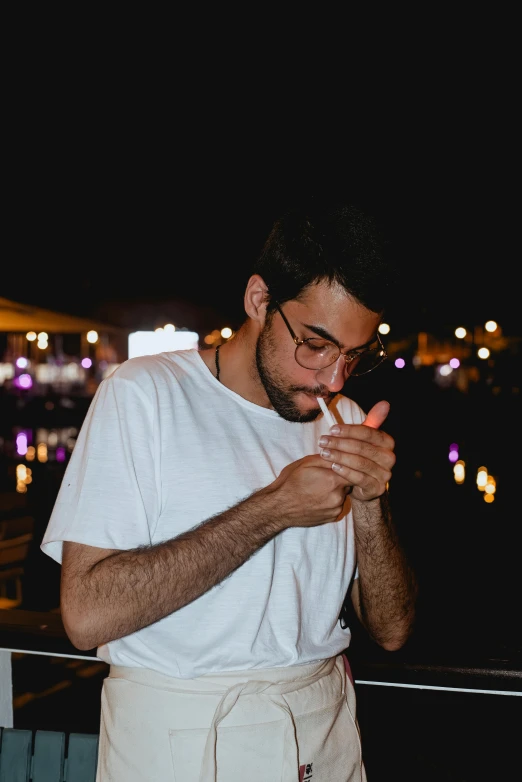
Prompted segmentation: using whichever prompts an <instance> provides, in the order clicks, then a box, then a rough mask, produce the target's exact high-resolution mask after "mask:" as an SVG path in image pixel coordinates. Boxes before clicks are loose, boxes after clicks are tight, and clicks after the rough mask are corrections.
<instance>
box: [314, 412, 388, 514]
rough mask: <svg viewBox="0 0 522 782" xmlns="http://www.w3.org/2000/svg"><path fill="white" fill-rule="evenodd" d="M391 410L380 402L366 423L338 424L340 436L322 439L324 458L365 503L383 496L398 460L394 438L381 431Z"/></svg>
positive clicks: (354, 495) (335, 435)
mask: <svg viewBox="0 0 522 782" xmlns="http://www.w3.org/2000/svg"><path fill="white" fill-rule="evenodd" d="M389 410H390V405H389V403H388V402H386V401H384V400H383V401H381V402H377V404H375V405H374V406H373V407H372V409H371V410H370V412H369V413H368V415H367V417H366V420H365V421H364V423H363V424H338V425H337V428H338V429H339V432H338V433H337V434H333V433H330V434H328V435H323V437H321V439H320V440H319V447H320V449H321V450H320V455H321V457H322V458H323V459H325V460H326V461H327V462H330V464H331V467H332V470H334V471H335V472H336V473H337V474H338V475H340V476H342V478H343V479H345V481H346V482H347V483H348V484H349V485H351V486H353V491H352V496H353V497H354V498H355V499H357V500H359V501H362V502H368V501H369V500H374V499H376V498H377V497H380V496H382V495H383V494H384V492H385V491H386V484H387V483H388V481H389V480H390V478H391V471H392V468H393V466H394V464H395V461H396V457H395V454H394V452H393V449H394V448H395V442H394V440H393V438H392V437H390V435H389V434H386V432H382V431H380V429H379V427H380V426H381V425H382V423H383V422H384V421H385V419H386V416H387V415H388V413H389Z"/></svg>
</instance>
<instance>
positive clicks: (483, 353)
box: [477, 348, 489, 358]
mask: <svg viewBox="0 0 522 782" xmlns="http://www.w3.org/2000/svg"><path fill="white" fill-rule="evenodd" d="M477 356H478V357H479V358H489V349H488V348H479V349H478V350H477Z"/></svg>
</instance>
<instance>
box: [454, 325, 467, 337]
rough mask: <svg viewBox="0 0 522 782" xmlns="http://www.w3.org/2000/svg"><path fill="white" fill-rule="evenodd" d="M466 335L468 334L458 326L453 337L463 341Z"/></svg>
mask: <svg viewBox="0 0 522 782" xmlns="http://www.w3.org/2000/svg"><path fill="white" fill-rule="evenodd" d="M467 333H468V332H467V331H466V329H465V328H463V327H462V326H459V327H458V329H455V336H456V337H457V339H464V337H465V336H466V334H467Z"/></svg>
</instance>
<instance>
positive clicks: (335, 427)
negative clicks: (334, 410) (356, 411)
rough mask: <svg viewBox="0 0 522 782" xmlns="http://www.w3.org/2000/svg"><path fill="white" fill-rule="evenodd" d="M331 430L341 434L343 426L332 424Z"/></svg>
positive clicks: (333, 432) (332, 432)
mask: <svg viewBox="0 0 522 782" xmlns="http://www.w3.org/2000/svg"><path fill="white" fill-rule="evenodd" d="M330 432H331V434H341V428H340V427H339V426H332V428H331V429H330Z"/></svg>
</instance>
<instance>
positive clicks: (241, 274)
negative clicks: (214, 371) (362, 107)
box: [0, 119, 521, 335]
mask: <svg viewBox="0 0 522 782" xmlns="http://www.w3.org/2000/svg"><path fill="white" fill-rule="evenodd" d="M473 127H474V126H473V125H472V121H471V119H470V121H469V122H465V123H461V125H460V126H457V127H456V129H454V130H453V131H452V132H450V131H448V129H446V132H445V134H442V135H440V134H439V133H438V131H439V130H440V128H437V127H433V128H431V129H430V130H429V131H420V132H419V135H418V136H417V137H416V138H410V137H408V136H403V137H401V138H400V143H397V138H387V139H381V142H382V143H381V145H380V146H378V145H375V146H373V145H372V143H371V141H372V140H371V139H370V140H368V141H367V143H366V145H365V146H363V147H360V146H359V147H353V146H350V144H347V145H346V146H345V147H343V146H342V145H341V144H338V146H336V144H335V143H333V144H332V146H331V147H328V145H327V144H325V145H324V146H322V145H321V143H320V142H317V144H316V146H315V147H312V148H310V149H306V148H305V149H303V147H302V146H299V144H296V147H295V148H294V147H292V146H291V145H287V146H284V145H282V146H281V148H280V149H279V150H278V154H277V155H274V154H273V153H272V147H271V148H270V149H266V150H263V149H262V148H261V147H259V148H256V149H254V148H250V149H248V148H247V158H246V159H245V158H244V151H245V150H244V147H238V148H235V147H233V144H232V141H231V140H230V139H229V140H228V144H227V145H226V146H225V147H219V145H218V144H214V146H213V147H211V148H208V149H206V151H204V152H202V151H201V149H200V147H199V146H198V142H197V141H193V142H192V144H191V145H188V146H186V147H185V148H184V149H183V153H182V152H181V151H180V150H179V149H178V153H177V154H175V153H174V152H173V151H172V150H170V154H165V155H164V152H165V142H164V140H163V143H160V144H159V149H157V150H156V151H155V150H154V149H151V148H150V147H143V148H139V147H138V148H133V149H134V153H135V154H134V157H133V159H132V160H130V159H129V157H128V154H127V153H128V152H129V145H130V142H129V140H128V139H127V140H126V141H125V142H122V143H121V145H120V146H115V145H114V144H113V146H111V145H110V143H109V142H106V143H105V142H102V141H100V139H98V145H97V146H96V145H90V146H86V147H84V148H82V149H81V154H80V150H79V149H75V150H73V149H72V148H71V147H70V146H69V147H68V146H65V147H59V146H58V145H56V147H55V151H56V150H57V152H56V154H55V155H54V156H53V155H48V154H43V151H42V148H41V147H40V148H39V147H38V146H36V147H35V149H33V150H31V151H28V150H26V151H25V152H26V154H24V156H23V157H22V156H20V157H19V159H18V160H19V164H20V169H19V171H17V172H16V174H13V176H12V177H11V178H10V179H9V180H8V181H9V184H8V191H9V194H10V198H9V200H8V205H7V208H6V212H5V215H4V217H5V218H6V219H5V225H6V237H5V239H4V245H5V246H6V247H8V248H9V250H8V252H7V258H5V262H4V263H3V264H2V266H3V269H2V276H1V278H0V295H2V296H4V297H6V298H10V299H13V300H15V301H20V302H24V303H33V304H38V305H40V306H43V307H47V308H50V309H53V308H54V309H59V310H64V311H69V312H71V313H72V314H81V315H92V316H93V317H96V316H98V315H99V314H100V313H102V314H103V315H104V316H105V315H107V313H108V312H109V313H110V303H111V302H114V301H116V302H119V306H121V305H122V304H123V306H125V302H126V301H128V302H132V303H133V304H134V303H135V302H136V301H140V300H146V301H147V302H149V304H150V303H151V302H152V303H153V302H155V301H157V302H160V301H164V300H168V299H173V300H178V301H184V302H187V303H189V304H191V305H194V307H207V308H208V307H210V308H213V309H214V310H216V312H218V313H220V314H221V316H222V320H223V321H227V320H228V321H230V323H231V324H232V325H233V326H234V327H237V326H238V325H239V324H240V322H241V320H242V316H243V309H242V295H243V290H244V283H245V282H246V277H245V269H246V266H247V264H248V263H249V262H250V261H251V259H252V258H254V257H255V256H256V255H257V254H258V253H259V250H260V248H261V245H262V242H263V239H264V237H265V236H266V234H267V232H268V230H269V229H270V226H271V224H272V221H273V219H274V218H275V217H276V216H277V215H278V214H279V213H280V212H281V211H282V210H284V209H286V208H287V207H288V206H291V205H292V204H294V203H295V202H296V200H300V199H302V198H306V197H307V196H308V195H309V194H313V195H322V194H324V193H332V194H335V195H343V196H345V197H348V198H351V199H352V200H353V201H354V202H355V203H357V204H358V205H360V206H361V207H363V208H366V209H368V210H369V211H371V212H372V213H373V214H375V215H376V216H377V217H378V219H379V221H380V222H381V224H382V225H383V226H384V228H385V231H386V232H387V235H388V236H389V238H390V239H391V241H392V244H393V246H394V248H395V250H396V252H397V256H398V257H400V259H401V263H402V265H403V280H404V291H403V296H402V297H401V300H400V301H398V302H397V304H396V306H395V308H392V312H391V314H390V319H391V317H392V316H393V318H394V319H395V322H396V323H397V324H398V325H400V328H401V330H402V331H408V330H410V331H413V332H415V331H418V330H437V329H439V328H440V329H443V330H447V329H453V328H454V327H455V326H456V325H466V326H468V327H472V326H473V325H475V324H483V322H484V321H485V320H486V319H489V318H493V319H495V320H497V321H498V322H499V323H500V324H501V325H502V328H503V330H504V333H506V334H508V335H509V334H520V331H521V328H520V326H519V324H518V309H519V307H518V303H519V286H518V285H517V284H516V283H515V282H514V274H515V273H516V271H517V268H518V266H519V265H520V244H519V234H520V227H519V224H520V218H519V210H520V204H519V202H518V201H517V198H516V194H517V192H518V184H517V182H518V178H519V168H520V166H519V165H518V157H516V156H515V153H514V151H513V150H514V147H515V141H514V137H513V130H511V131H510V132H509V133H506V132H504V131H503V130H502V128H501V129H499V130H498V132H497V133H496V134H494V135H491V133H490V135H488V133H487V132H486V130H484V132H483V136H482V137H481V136H480V135H477V132H476V128H475V135H474V136H472V135H470V134H471V130H472V128H473ZM423 132H424V135H423ZM510 133H511V136H510ZM486 137H487V138H486ZM501 137H502V140H501ZM486 141H487V143H485V142H486ZM100 150H102V151H101V153H100ZM341 150H342V151H341ZM66 151H67V152H68V153H69V157H68V156H67V154H66ZM517 154H518V153H517ZM5 255H6V254H5V253H4V257H5ZM66 302H67V303H66ZM152 325H153V324H151V327H152ZM176 325H178V326H182V325H183V324H179V323H178V324H176Z"/></svg>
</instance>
